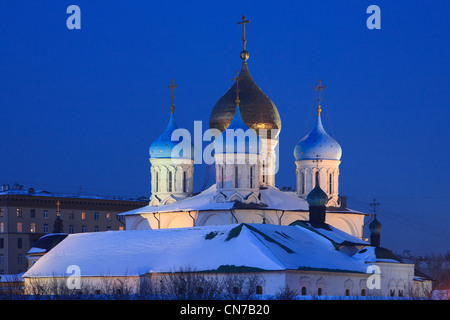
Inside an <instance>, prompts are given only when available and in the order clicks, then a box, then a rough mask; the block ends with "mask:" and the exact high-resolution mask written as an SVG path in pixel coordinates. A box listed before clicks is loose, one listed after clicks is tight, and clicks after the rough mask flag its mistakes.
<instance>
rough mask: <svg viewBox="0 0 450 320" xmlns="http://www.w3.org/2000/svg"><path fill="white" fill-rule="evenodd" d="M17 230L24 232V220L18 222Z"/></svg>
mask: <svg viewBox="0 0 450 320" xmlns="http://www.w3.org/2000/svg"><path fill="white" fill-rule="evenodd" d="M17 232H22V222H17Z"/></svg>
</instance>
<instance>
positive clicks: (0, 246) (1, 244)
mask: <svg viewBox="0 0 450 320" xmlns="http://www.w3.org/2000/svg"><path fill="white" fill-rule="evenodd" d="M4 247H5V239H3V238H0V249H3V248H4Z"/></svg>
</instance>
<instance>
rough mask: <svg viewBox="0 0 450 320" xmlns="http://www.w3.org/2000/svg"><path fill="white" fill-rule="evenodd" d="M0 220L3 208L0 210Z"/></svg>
mask: <svg viewBox="0 0 450 320" xmlns="http://www.w3.org/2000/svg"><path fill="white" fill-rule="evenodd" d="M0 218H3V208H0Z"/></svg>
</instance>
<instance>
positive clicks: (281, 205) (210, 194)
mask: <svg viewBox="0 0 450 320" xmlns="http://www.w3.org/2000/svg"><path fill="white" fill-rule="evenodd" d="M216 190H217V189H216V185H215V184H213V185H212V186H211V187H209V188H208V189H206V190H204V191H203V192H201V193H199V194H197V195H195V196H192V197H188V198H184V199H181V200H179V201H177V202H173V203H170V204H166V205H162V206H145V207H142V208H138V209H135V210H131V211H127V212H123V213H121V215H135V214H143V213H154V212H176V211H210V210H211V211H212V210H231V209H235V208H236V202H219V203H217V202H214V200H213V199H214V194H215V193H216ZM260 193H261V203H262V205H259V206H258V205H255V208H261V209H264V210H284V211H308V210H309V206H308V202H307V201H306V200H304V199H302V198H299V197H297V196H296V195H294V194H292V192H285V191H281V190H279V189H278V188H275V187H272V186H264V187H262V188H261V189H260ZM334 211H336V210H334ZM339 211H341V210H339ZM345 212H348V213H356V214H360V212H358V211H354V210H348V209H347V210H346V211H345Z"/></svg>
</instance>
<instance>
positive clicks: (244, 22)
mask: <svg viewBox="0 0 450 320" xmlns="http://www.w3.org/2000/svg"><path fill="white" fill-rule="evenodd" d="M245 19H247V18H246V17H245V15H243V16H242V18H241V20H242V21H239V22H238V24H242V28H243V31H244V35H243V37H242V44H243V45H244V51H246V49H245V45H246V44H247V40H246V39H245V24H246V23H249V22H250V20H245Z"/></svg>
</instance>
